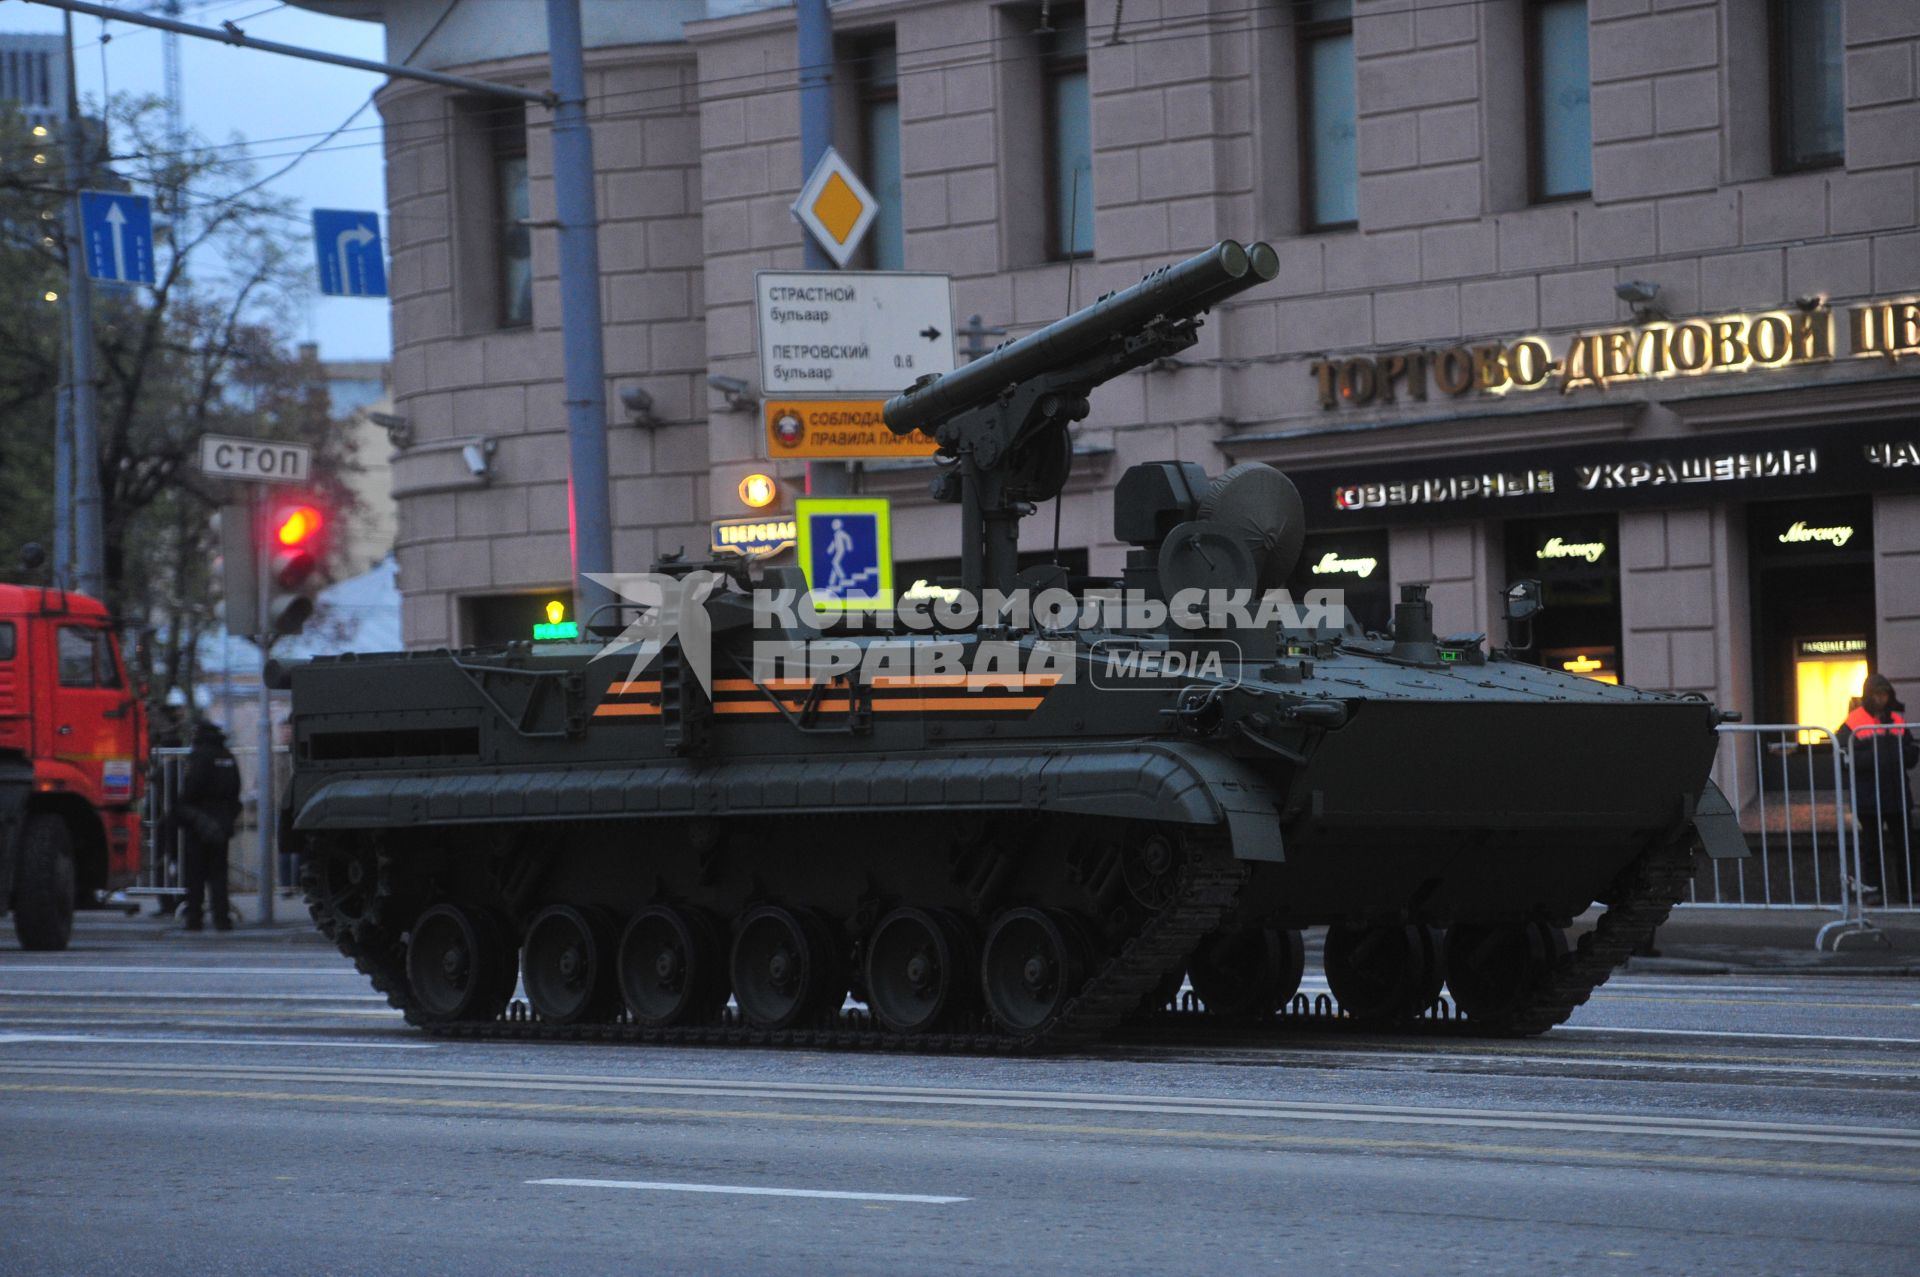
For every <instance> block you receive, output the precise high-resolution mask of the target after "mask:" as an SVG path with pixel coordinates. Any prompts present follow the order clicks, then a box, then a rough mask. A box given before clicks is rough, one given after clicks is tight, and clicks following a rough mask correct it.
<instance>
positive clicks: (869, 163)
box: [853, 39, 907, 270]
mask: <svg viewBox="0 0 1920 1277" xmlns="http://www.w3.org/2000/svg"><path fill="white" fill-rule="evenodd" d="M853 67H854V77H855V80H856V82H857V83H858V85H859V91H860V108H859V110H860V149H861V153H862V155H863V156H864V157H865V160H866V164H865V170H866V173H865V176H866V179H867V186H868V187H869V189H871V190H872V191H873V197H874V199H876V200H878V201H879V202H880V211H879V212H877V213H875V214H874V217H873V225H872V226H870V227H868V228H867V243H868V244H869V245H871V246H872V247H871V252H872V254H873V266H874V269H875V270H902V269H904V268H905V267H906V264H907V234H906V223H905V220H904V219H903V217H902V216H901V205H900V69H899V67H900V64H899V58H898V56H897V54H896V53H895V50H894V45H893V41H892V40H886V39H876V40H868V41H865V42H864V43H862V44H861V45H860V46H859V47H858V48H857V49H856V50H855V51H854V56H853Z"/></svg>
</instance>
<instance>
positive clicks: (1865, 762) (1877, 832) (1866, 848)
mask: <svg viewBox="0 0 1920 1277" xmlns="http://www.w3.org/2000/svg"><path fill="white" fill-rule="evenodd" d="M1905 708H1906V706H1905V705H1902V704H1901V703H1900V700H1899V698H1898V697H1896V696H1895V695H1894V694H1893V684H1892V682H1890V681H1889V680H1888V678H1887V676H1886V675H1885V674H1870V675H1868V676H1867V682H1866V686H1865V687H1863V688H1861V689H1860V704H1858V705H1857V706H1855V707H1854V709H1853V712H1852V713H1851V714H1849V715H1847V722H1846V725H1845V726H1844V727H1842V728H1841V729H1840V732H1839V736H1838V740H1839V743H1840V745H1841V747H1842V748H1844V749H1847V750H1848V751H1850V754H1851V762H1852V764H1853V801H1854V819H1855V820H1856V821H1858V822H1859V823H1858V824H1857V825H1856V826H1855V828H1856V829H1857V830H1858V831H1859V838H1860V878H1861V890H1862V892H1863V893H1864V895H1865V897H1866V900H1867V903H1869V904H1872V903H1874V902H1875V901H1877V900H1879V899H1880V898H1881V896H1882V888H1883V887H1884V889H1885V901H1886V903H1888V904H1892V903H1893V902H1894V901H1895V900H1896V899H1904V898H1905V893H1904V891H1903V885H1904V883H1905V880H1906V877H1907V868H1908V864H1907V861H1908V857H1909V855H1910V854H1911V847H1910V841H1911V840H1910V835H1911V833H1912V817H1911V815H1910V814H1909V809H1910V808H1911V806H1912V802H1913V794H1912V790H1911V789H1910V788H1909V786H1908V782H1907V772H1908V771H1909V770H1910V769H1911V768H1912V767H1913V765H1914V763H1915V762H1916V761H1920V741H1916V739H1915V737H1914V733H1913V731H1912V729H1910V728H1909V727H1908V726H1907V720H1906V718H1905V717H1904V716H1903V715H1902V713H1901V711H1902V710H1904V709H1905ZM1882 864H1884V865H1885V866H1886V871H1887V881H1886V882H1885V883H1882V882H1881V881H1880V868H1881V865H1882Z"/></svg>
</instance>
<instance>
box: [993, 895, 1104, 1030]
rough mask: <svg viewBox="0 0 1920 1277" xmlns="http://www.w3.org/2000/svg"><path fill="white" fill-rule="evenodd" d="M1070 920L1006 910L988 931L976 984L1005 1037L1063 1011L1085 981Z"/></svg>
mask: <svg viewBox="0 0 1920 1277" xmlns="http://www.w3.org/2000/svg"><path fill="white" fill-rule="evenodd" d="M1078 931H1079V929H1078V928H1077V927H1076V926H1074V925H1073V922H1072V920H1071V919H1069V918H1064V917H1060V916H1056V915H1054V914H1050V913H1045V912H1043V911H1041V910H1039V909H1026V908H1021V909H1009V910H1007V911H1006V912H1005V913H1003V914H1001V915H1000V916H999V917H998V918H996V919H995V920H994V923H993V927H992V929H991V930H989V931H988V932H987V942H986V947H985V952H984V953H983V954H982V956H981V959H980V984H981V989H982V991H983V992H984V993H985V994H986V999H987V1010H988V1011H989V1012H991V1013H992V1015H993V1018H994V1019H995V1020H997V1021H998V1022H999V1024H1000V1026H1001V1027H1002V1028H1004V1029H1005V1030H1006V1031H1007V1032H1009V1033H1015V1034H1027V1033H1031V1032H1033V1031H1034V1030H1035V1029H1038V1028H1040V1027H1041V1026H1042V1025H1044V1024H1046V1023H1047V1021H1049V1020H1051V1019H1053V1017H1055V1016H1056V1015H1058V1014H1060V1012H1061V1011H1063V1010H1065V1009H1066V1005H1067V1003H1068V1002H1070V1001H1072V1000H1073V995H1074V994H1076V993H1078V992H1080V986H1081V985H1083V984H1085V983H1086V979H1087V967H1086V948H1085V945H1083V944H1082V943H1081V941H1080V938H1079V934H1078Z"/></svg>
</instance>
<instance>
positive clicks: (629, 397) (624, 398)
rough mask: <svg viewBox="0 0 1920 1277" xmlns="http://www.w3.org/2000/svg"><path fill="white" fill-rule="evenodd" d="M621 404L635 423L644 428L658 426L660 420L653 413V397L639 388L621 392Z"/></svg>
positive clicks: (630, 388) (632, 387) (630, 387)
mask: <svg viewBox="0 0 1920 1277" xmlns="http://www.w3.org/2000/svg"><path fill="white" fill-rule="evenodd" d="M620 403H621V405H622V406H623V407H625V408H626V410H627V415H628V416H629V417H632V418H633V420H634V422H635V423H636V424H638V425H643V426H657V425H659V424H660V418H658V417H656V416H655V415H654V413H653V396H652V395H650V394H648V393H647V392H646V391H645V390H643V389H641V388H640V387H639V386H628V387H627V388H626V389H625V390H622V391H621V392H620Z"/></svg>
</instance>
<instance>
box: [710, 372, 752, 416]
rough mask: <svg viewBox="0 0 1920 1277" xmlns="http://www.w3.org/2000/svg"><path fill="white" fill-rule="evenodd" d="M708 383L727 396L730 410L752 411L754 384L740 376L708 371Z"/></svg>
mask: <svg viewBox="0 0 1920 1277" xmlns="http://www.w3.org/2000/svg"><path fill="white" fill-rule="evenodd" d="M707 384H708V385H709V386H712V387H713V388H714V389H715V390H717V391H719V392H720V393H721V394H722V395H724V396H726V400H727V411H728V412H752V411H753V399H752V395H751V392H752V390H753V387H752V386H749V385H748V384H747V383H746V382H744V381H742V380H740V378H738V377H729V376H727V375H725V374H724V373H717V372H716V373H708V374H707Z"/></svg>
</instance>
